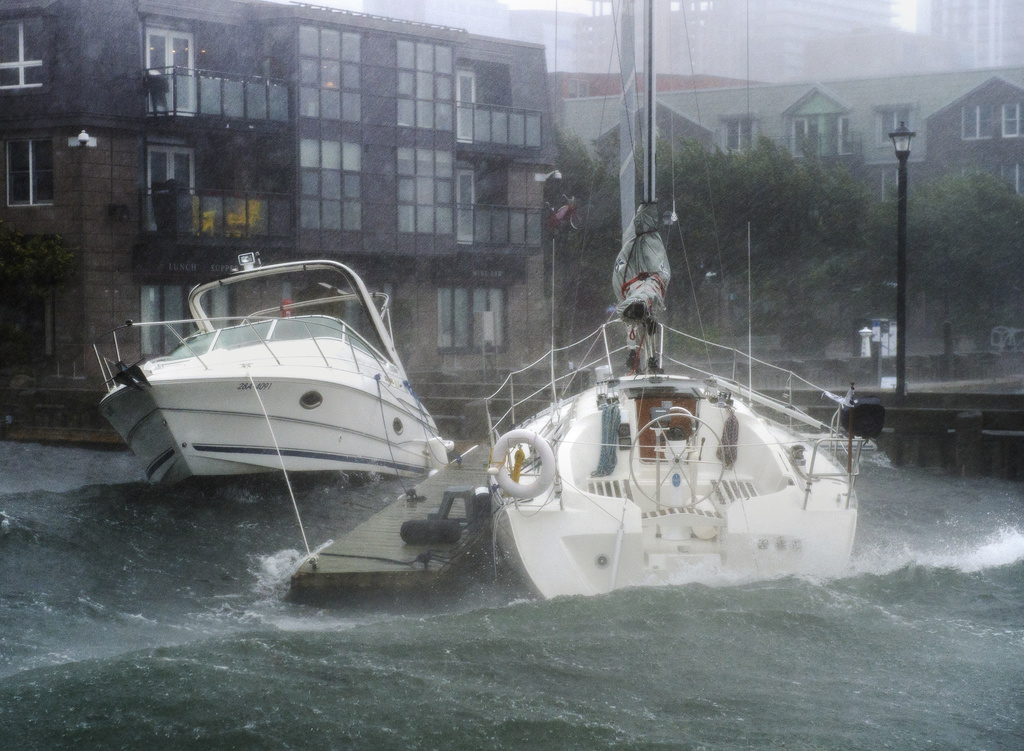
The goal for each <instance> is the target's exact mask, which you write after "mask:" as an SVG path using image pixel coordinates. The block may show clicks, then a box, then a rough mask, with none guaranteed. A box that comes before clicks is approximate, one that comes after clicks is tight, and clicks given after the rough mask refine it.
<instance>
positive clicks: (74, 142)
mask: <svg viewBox="0 0 1024 751" xmlns="http://www.w3.org/2000/svg"><path fill="white" fill-rule="evenodd" d="M68 146H69V147H71V148H73V149H77V148H81V147H83V146H88V147H89V148H90V149H94V148H96V137H95V136H90V135H89V134H88V133H86V132H85V129H84V128H83V129H82V132H81V133H79V134H78V135H77V136H74V137H73V138H69V139H68Z"/></svg>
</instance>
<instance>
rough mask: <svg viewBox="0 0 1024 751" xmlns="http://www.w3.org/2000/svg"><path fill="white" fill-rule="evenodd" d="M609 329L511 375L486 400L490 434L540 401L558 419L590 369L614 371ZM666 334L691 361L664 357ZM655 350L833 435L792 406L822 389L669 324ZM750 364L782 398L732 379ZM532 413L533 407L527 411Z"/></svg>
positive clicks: (832, 428)
mask: <svg viewBox="0 0 1024 751" xmlns="http://www.w3.org/2000/svg"><path fill="white" fill-rule="evenodd" d="M612 327H614V328H615V329H621V324H620V323H619V322H618V321H609V322H607V323H605V324H603V325H602V326H600V327H599V328H598V329H597V330H595V331H594V332H592V333H591V334H589V335H588V336H586V337H584V338H582V339H580V340H578V341H576V342H573V343H572V344H568V345H565V346H562V347H557V348H555V349H553V350H549V351H548V352H547V353H545V354H544V355H542V356H540V357H538V358H537V359H536V360H534V361H533V362H531V363H529V364H528V365H525V366H523V367H522V368H519V369H517V370H514V371H511V372H510V373H509V374H508V375H507V376H506V378H505V380H504V381H503V382H502V383H501V385H500V386H499V387H498V389H497V390H496V391H495V392H494V393H493V394H491V395H490V396H489V397H487V398H486V399H485V405H486V407H487V418H488V426H489V428H490V429H491V432H492V435H497V433H498V431H500V430H502V429H507V428H508V427H511V426H513V425H515V424H517V419H516V418H517V410H518V411H521V410H522V408H523V407H524V406H525V405H526V404H531V405H532V406H534V407H536V405H537V404H538V402H539V401H541V400H542V399H543V400H544V401H548V402H550V403H551V404H552V405H553V407H554V409H553V412H552V419H557V414H556V413H557V404H558V403H559V401H560V400H561V399H564V398H565V397H566V396H568V395H569V394H571V393H572V390H573V388H578V387H581V386H582V382H583V381H584V379H586V378H587V377H588V375H589V371H591V370H592V369H594V368H596V367H598V366H606V367H607V369H608V372H609V373H614V372H615V366H614V365H613V362H617V361H618V360H619V359H624V356H625V353H626V350H627V349H629V347H628V345H627V344H623V345H621V346H618V347H615V346H613V345H612V344H611V342H610V336H611V337H614V336H615V335H616V334H620V333H621V332H620V331H613V332H611V333H610V332H609V328H612ZM666 335H668V336H670V337H671V338H672V339H674V340H676V341H679V342H682V343H683V346H681V347H677V348H673V349H674V350H675V349H679V350H684V349H685V348H686V346H687V345H689V346H691V347H692V348H693V349H694V358H693V359H692V360H689V361H686V360H682V359H679V358H677V357H670V356H667V355H666V354H665V338H666ZM655 347H656V349H657V352H658V354H659V359H660V360H661V362H662V364H663V365H665V364H668V363H670V364H672V365H673V366H676V367H677V368H678V369H679V370H680V371H681V374H689V375H691V376H693V377H696V378H699V379H701V380H706V381H713V382H714V383H715V384H716V385H717V386H718V388H720V389H723V390H728V391H730V392H732V393H734V394H736V395H737V396H739V397H740V398H742V399H744V400H746V401H748V402H750V403H753V404H756V405H759V406H761V407H764V408H766V409H768V410H771V411H773V412H775V413H778V414H781V415H783V416H784V418H785V419H788V420H789V421H790V424H789V427H792V423H793V422H794V421H796V422H799V423H802V424H804V425H805V426H807V427H809V428H811V429H812V430H814V431H824V432H826V433H828V434H829V435H831V436H836V435H838V429H837V426H836V425H835V424H833V425H828V424H826V423H823V422H821V421H820V420H817V419H815V418H813V417H811V416H810V415H808V414H807V413H806V412H804V411H803V410H801V409H799V408H798V407H797V406H795V405H794V404H793V393H794V392H795V391H796V390H797V389H801V388H802V389H807V390H810V391H818V392H819V393H824V389H821V388H819V387H818V386H816V385H815V384H813V383H811V382H810V381H808V380H807V379H805V378H803V377H801V376H800V375H798V374H797V373H794V372H793V371H791V370H788V369H786V368H782V367H779V366H777V365H774V364H772V363H770V362H767V361H765V360H760V359H758V358H755V357H751V356H750V355H748V354H747V353H745V352H743V351H741V350H738V349H736V348H734V347H729V346H726V345H722V344H718V343H715V342H710V341H707V340H705V339H701V338H700V337H696V336H693V335H691V334H686V333H685V332H682V331H678V330H677V329H674V328H671V327H668V326H662V327H661V336H659V337H658V338H657V341H656V344H655ZM712 352H714V353H717V354H719V355H723V357H721V358H720V362H722V363H725V368H726V369H727V370H726V371H725V372H723V368H722V367H718V368H716V367H715V363H714V359H715V358H714V357H713V356H712V354H711V353H712ZM698 356H699V357H701V358H702V359H705V360H706V362H707V365H706V367H701V366H697V365H695V364H694V362H696V360H697V357H698ZM556 363H560V364H565V363H572V367H569V368H568V370H567V372H565V373H563V374H562V375H556V373H555V371H556ZM754 365H756V366H757V368H758V373H759V374H760V378H761V380H764V379H765V378H766V377H770V378H771V379H772V380H773V381H774V384H775V385H776V386H777V387H781V390H782V391H783V393H784V394H785V395H786V398H785V400H780V399H776V398H773V397H771V396H768V395H766V394H764V393H762V392H760V391H757V390H755V389H754V388H753V387H752V385H751V384H749V383H748V384H746V385H745V384H743V383H741V382H740V380H739V379H738V378H737V372H738V371H739V369H740V368H741V367H743V366H747V368H748V372H750V371H749V369H750V368H752V366H754ZM545 371H547V372H545ZM766 374H769V375H766ZM522 384H527V387H526V391H525V392H522V391H520V394H519V395H518V397H517V394H516V391H517V388H519V389H521V388H522ZM546 392H549V394H550V396H545V393H546ZM499 405H500V407H499ZM495 407H499V409H498V411H495V412H492V409H493V408H495ZM536 411H537V410H536V408H535V409H534V410H532V411H531V412H536Z"/></svg>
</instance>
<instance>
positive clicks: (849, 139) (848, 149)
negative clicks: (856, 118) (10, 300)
mask: <svg viewBox="0 0 1024 751" xmlns="http://www.w3.org/2000/svg"><path fill="white" fill-rule="evenodd" d="M836 146H837V148H838V153H840V154H852V153H853V134H852V133H851V132H850V118H848V117H845V116H843V117H837V118H836Z"/></svg>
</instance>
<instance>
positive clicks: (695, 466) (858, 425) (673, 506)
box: [488, 7, 884, 598]
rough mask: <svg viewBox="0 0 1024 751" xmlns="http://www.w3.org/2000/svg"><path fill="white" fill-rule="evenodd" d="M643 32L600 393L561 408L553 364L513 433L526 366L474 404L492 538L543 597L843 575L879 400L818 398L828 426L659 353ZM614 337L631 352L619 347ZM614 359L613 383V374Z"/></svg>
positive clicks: (650, 84) (660, 277) (659, 271)
mask: <svg viewBox="0 0 1024 751" xmlns="http://www.w3.org/2000/svg"><path fill="white" fill-rule="evenodd" d="M646 21H647V23H646V26H647V34H646V37H647V50H648V52H647V55H646V66H645V67H646V92H645V93H646V108H647V113H646V125H645V128H644V139H643V140H644V190H643V194H644V195H643V200H642V203H641V205H640V207H639V209H638V210H637V212H636V215H635V216H634V219H633V222H632V223H631V224H630V226H629V227H628V228H627V230H626V231H625V233H624V238H623V246H622V250H621V252H620V253H619V256H618V258H617V259H616V260H615V263H614V267H613V275H612V276H613V288H614V290H615V292H616V295H617V298H618V299H617V307H616V313H617V318H618V319H619V320H617V321H612V322H609V323H607V324H605V325H604V326H602V327H601V329H600V330H599V331H597V332H595V334H593V335H592V336H591V337H588V338H586V339H584V340H583V341H582V342H579V343H578V345H579V346H580V347H582V348H583V349H584V351H585V352H586V353H588V354H587V357H588V358H589V359H585V360H584V362H583V369H584V370H590V371H592V372H593V373H594V374H595V381H596V383H594V385H593V386H591V387H589V388H585V389H583V390H582V391H580V392H579V393H577V394H575V395H571V396H568V395H566V394H567V393H568V392H569V391H571V384H573V383H575V380H574V379H576V378H577V377H578V374H577V373H571V374H569V375H568V376H566V377H565V378H563V379H559V380H556V379H555V377H554V366H553V365H552V366H551V372H552V381H551V384H550V389H551V401H550V404H549V406H548V407H547V408H546V409H544V410H542V411H541V412H539V413H538V414H536V415H534V416H533V417H530V418H529V419H527V420H525V421H517V420H516V417H515V415H516V411H517V408H518V409H519V410H522V409H523V405H524V403H525V402H528V401H530V400H534V401H536V399H538V398H539V397H540V393H530V394H528V395H527V396H526V397H525V398H524V397H523V395H522V387H521V386H520V389H519V395H520V396H519V399H518V401H517V400H516V398H514V394H515V392H516V389H515V382H516V379H517V378H519V381H520V383H521V382H522V380H523V379H524V378H526V377H528V376H527V374H526V373H525V372H520V373H514V374H512V375H511V376H510V377H509V380H508V381H506V384H505V386H504V387H503V388H502V389H500V390H499V391H498V392H496V393H495V394H494V395H493V396H492V397H491V399H490V400H488V418H489V421H490V428H491V438H492V440H493V445H492V451H491V463H490V468H489V470H488V471H489V472H490V474H491V480H490V482H491V483H492V492H493V495H494V497H495V498H496V509H495V512H494V530H495V538H496V540H497V544H498V546H499V548H500V552H501V555H502V557H503V558H504V559H505V560H506V561H507V562H508V563H509V564H510V565H511V566H512V567H513V568H514V569H515V570H516V571H517V572H518V573H519V575H520V576H521V577H522V579H523V580H524V581H525V582H526V584H527V586H528V587H530V588H531V589H532V590H533V591H534V592H535V593H537V594H539V595H540V596H542V597H545V598H552V597H558V596H566V595H598V594H602V593H607V592H610V591H613V590H616V589H619V588H622V587H629V586H636V585H644V584H655V585H659V584H672V583H680V582H687V581H693V580H694V579H695V577H696V578H702V577H705V576H711V575H715V574H718V573H726V574H734V575H738V576H740V577H751V578H763V577H771V576H782V575H792V574H808V575H830V574H835V573H838V572H841V571H842V570H843V569H844V568H845V567H846V566H847V565H848V563H849V559H850V556H851V551H852V548H853V542H854V537H855V533H856V527H857V497H856V491H855V483H856V478H857V474H858V471H859V465H860V458H861V455H862V452H863V451H864V450H865V448H866V447H867V448H870V440H871V438H873V437H876V436H877V435H878V434H879V432H880V431H881V429H882V421H883V420H884V411H883V410H882V407H881V406H880V405H879V404H878V403H877V400H874V399H872V398H863V399H861V398H858V396H857V395H856V392H855V391H854V390H853V389H852V387H851V390H850V392H848V393H847V394H846V395H845V396H835V395H831V394H830V396H832V397H833V398H834V399H835V400H836V402H837V404H836V411H835V415H834V417H833V419H832V422H831V423H830V424H825V423H822V422H819V421H818V420H816V419H814V418H812V417H810V416H809V415H807V414H805V413H804V412H802V411H801V410H798V409H796V408H795V407H793V406H792V405H790V404H788V403H785V402H782V401H778V400H776V399H773V398H770V397H768V396H766V395H764V394H760V393H758V392H756V391H755V390H754V389H753V388H751V386H750V384H747V385H744V384H742V383H740V382H738V381H737V380H735V379H734V378H729V377H723V376H722V375H720V374H715V373H712V372H703V371H701V370H700V369H699V368H697V367H696V366H694V365H693V364H692V363H690V362H686V361H683V360H680V359H676V358H673V357H671V356H670V355H669V354H667V352H670V351H671V350H668V349H667V347H666V342H668V346H669V347H671V346H672V341H673V340H675V341H677V342H681V343H682V345H683V346H681V347H680V348H681V349H685V344H686V343H687V342H692V341H693V337H688V336H687V335H685V334H683V333H682V332H678V331H674V330H672V329H669V328H668V327H667V326H666V325H664V324H663V323H662V322H661V321H660V317H661V311H662V310H663V309H664V299H665V291H666V288H667V285H668V283H669V276H670V273H669V267H668V260H667V256H666V254H665V249H664V245H663V243H662V241H661V238H660V236H659V235H658V221H657V219H658V213H657V210H656V208H657V206H656V198H655V192H654V148H653V145H654V120H655V117H654V92H655V85H654V73H653V61H652V56H651V54H650V50H652V49H653V14H652V11H651V10H650V8H649V7H648V8H647V12H646ZM623 327H624V329H625V331H626V333H627V342H628V343H627V344H626V345H624V346H622V347H616V346H614V345H613V344H612V343H611V342H613V341H615V339H616V336H617V334H616V332H615V331H614V329H617V328H619V329H621V328H623ZM619 335H620V334H619ZM708 346H713V345H708ZM567 349H568V348H567ZM595 351H596V352H597V353H598V354H597V355H596V356H594V355H593V354H592V353H593V352H595ZM623 352H625V353H626V355H627V357H626V358H625V359H626V361H627V372H626V373H625V374H621V373H620V374H619V375H615V372H616V364H617V363H620V362H621V360H622V359H623V358H622V357H621V355H622V353H623ZM562 354H565V353H564V352H563V353H562ZM553 357H554V354H552V363H553V362H554V360H553ZM747 357H749V353H748V355H747ZM577 362H579V360H577ZM674 368H677V369H678V370H679V371H681V372H680V373H678V374H676V373H670V372H667V371H668V370H672V369H674ZM788 377H790V376H787V378H788ZM560 388H561V391H560V390H559V389H560ZM509 428H511V429H509Z"/></svg>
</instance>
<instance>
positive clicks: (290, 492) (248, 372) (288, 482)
mask: <svg viewBox="0 0 1024 751" xmlns="http://www.w3.org/2000/svg"><path fill="white" fill-rule="evenodd" d="M245 374H246V375H247V376H249V384H250V385H251V386H252V392H253V393H254V394H256V399H257V401H259V403H260V409H261V410H262V411H263V417H264V419H266V421H267V429H268V430H269V431H270V438H271V439H272V440H273V441H274V450H275V451H277V459H278V461H279V462H281V472H282V473H284V482H285V484H286V485H287V486H288V495H289V496H291V499H292V508H294V509H295V519H296V520H297V521H298V522H299V532H301V533H302V544H303V545H305V546H306V557H307V558H309V557H311V556H312V555H313V553H312V552H311V551H310V549H309V540H307V539H306V529H305V527H303V526H302V515H301V514H300V513H299V504H298V503H297V502H296V501H295V492H294V491H293V490H292V481H291V479H290V478H289V477H288V470H287V469H286V468H285V466H284V457H283V456H282V455H281V447H280V446H279V445H278V443H277V436H276V435H275V434H274V426H273V425H271V424H270V415H268V414H267V408H266V405H264V404H263V397H262V396H260V390H259V389H258V388H256V382H255V381H253V379H252V370H250V368H249V365H246V366H245Z"/></svg>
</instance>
